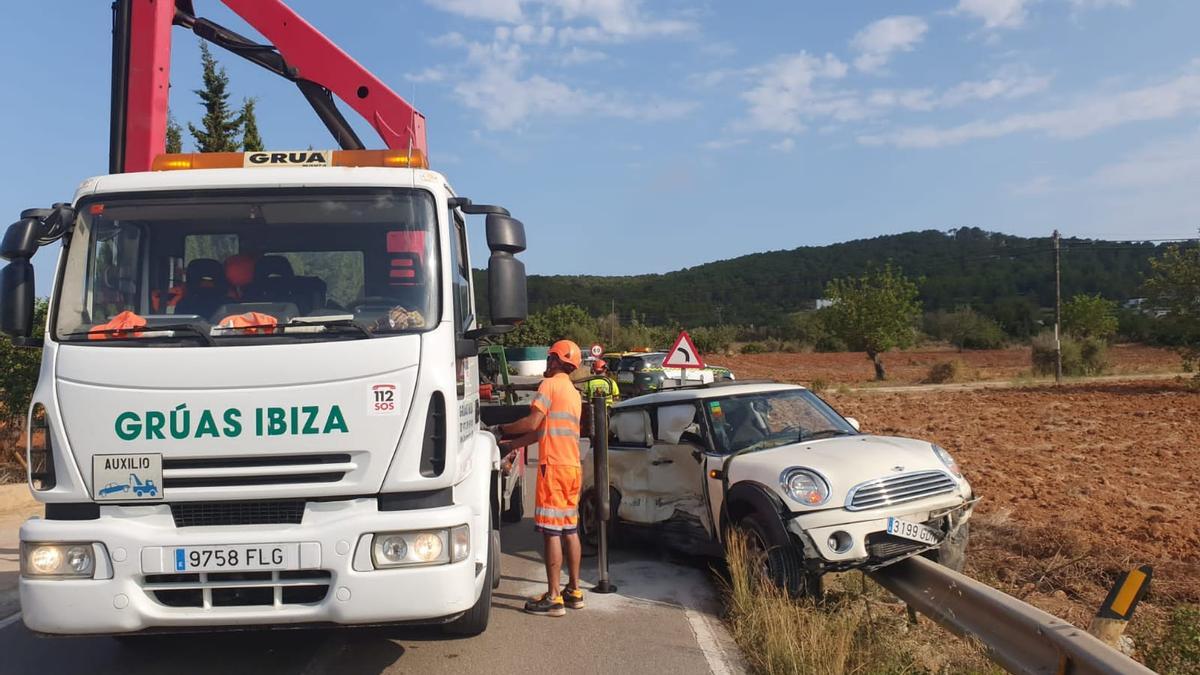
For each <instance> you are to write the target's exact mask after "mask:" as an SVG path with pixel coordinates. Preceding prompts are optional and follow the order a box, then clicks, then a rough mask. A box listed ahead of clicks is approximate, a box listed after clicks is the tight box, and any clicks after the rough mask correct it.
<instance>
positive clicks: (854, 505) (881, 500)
mask: <svg viewBox="0 0 1200 675" xmlns="http://www.w3.org/2000/svg"><path fill="white" fill-rule="evenodd" d="M957 487H958V484H957V483H955V482H954V479H953V478H951V477H950V474H948V473H946V472H945V471H914V472H913V473H904V474H900V475H897V476H888V477H887V478H877V479H875V480H870V481H867V482H865V483H862V484H861V485H857V486H855V487H854V488H853V489H851V490H850V497H849V498H848V499H847V500H846V508H847V509H849V510H851V511H862V510H864V509H874V508H878V507H880V506H891V505H893V504H903V503H904V502H911V501H915V500H917V499H924V498H926V497H932V496H933V495H940V494H945V493H947V492H954V490H955V489H957Z"/></svg>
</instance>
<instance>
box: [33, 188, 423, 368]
mask: <svg viewBox="0 0 1200 675" xmlns="http://www.w3.org/2000/svg"><path fill="white" fill-rule="evenodd" d="M79 211H80V217H79V219H78V220H77V222H76V225H75V230H74V232H73V233H72V235H71V241H70V244H69V249H68V252H67V254H66V255H67V259H66V264H65V268H64V270H63V276H62V282H61V283H60V284H59V285H58V289H57V295H56V298H55V300H56V316H57V318H56V321H55V337H56V339H59V340H61V341H64V342H76V341H78V342H81V343H84V344H95V345H101V344H103V345H112V346H133V345H137V346H158V345H162V346H205V345H212V344H220V345H226V344H228V345H237V344H262V343H264V342H280V341H286V342H291V341H295V340H342V339H363V338H368V337H377V336H379V337H381V336H385V335H392V334H403V333H412V332H419V331H423V330H427V329H430V328H433V327H434V325H435V324H436V323H437V320H438V311H439V303H438V298H439V283H438V280H439V278H440V277H439V272H438V245H437V219H436V215H435V210H434V204H433V199H432V196H431V195H430V194H429V193H428V192H425V191H422V190H413V189H344V190H334V189H329V190H321V191H316V190H313V189H306V190H303V191H299V190H284V189H273V190H255V191H246V190H238V191H226V192H220V193H206V194H201V193H197V192H189V193H186V194H184V195H179V194H171V195H164V194H162V193H158V194H154V193H147V194H140V195H120V196H113V197H111V198H100V199H98V200H90V201H85V202H83V203H82V204H81V205H80V207H79Z"/></svg>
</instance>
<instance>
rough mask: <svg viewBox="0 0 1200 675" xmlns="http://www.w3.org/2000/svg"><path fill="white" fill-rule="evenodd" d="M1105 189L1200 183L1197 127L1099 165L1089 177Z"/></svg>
mask: <svg viewBox="0 0 1200 675" xmlns="http://www.w3.org/2000/svg"><path fill="white" fill-rule="evenodd" d="M1088 182H1089V183H1091V184H1093V185H1096V186H1098V187H1101V188H1106V189H1112V188H1115V189H1134V190H1140V189H1143V188H1148V187H1159V186H1164V185H1188V186H1191V187H1193V188H1194V187H1195V186H1196V185H1197V184H1200V131H1197V132H1193V133H1191V134H1189V135H1187V136H1183V137H1180V138H1172V139H1169V140H1167V141H1160V142H1158V143H1153V144H1151V145H1148V146H1146V147H1144V148H1142V149H1140V150H1138V151H1136V152H1134V153H1132V154H1130V155H1128V156H1126V157H1125V158H1124V159H1122V160H1120V161H1118V162H1114V163H1112V164H1109V165H1107V166H1103V167H1101V168H1100V169H1099V170H1097V171H1096V173H1095V174H1093V175H1092V177H1091V178H1090V179H1089V181H1088Z"/></svg>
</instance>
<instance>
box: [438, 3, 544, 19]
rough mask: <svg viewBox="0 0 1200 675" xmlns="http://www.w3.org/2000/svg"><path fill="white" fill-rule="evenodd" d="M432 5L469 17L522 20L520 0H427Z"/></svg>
mask: <svg viewBox="0 0 1200 675" xmlns="http://www.w3.org/2000/svg"><path fill="white" fill-rule="evenodd" d="M425 2H427V3H428V4H430V5H433V6H434V7H436V8H438V9H440V10H443V11H446V12H452V13H454V14H458V15H459V16H465V17H467V18H469V19H483V20H487V21H507V22H517V21H520V20H521V2H520V0H425Z"/></svg>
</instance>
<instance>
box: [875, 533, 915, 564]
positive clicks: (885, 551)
mask: <svg viewBox="0 0 1200 675" xmlns="http://www.w3.org/2000/svg"><path fill="white" fill-rule="evenodd" d="M926 548H929V545H928V544H922V543H921V542H919V541H911V540H909V539H902V538H900V537H895V536H892V535H890V534H888V533H887V532H876V533H874V534H869V535H867V554H868V555H870V556H871V558H873V559H876V560H887V559H890V558H896V557H899V556H904V555H908V554H910V553H914V552H916V551H920V550H922V549H926Z"/></svg>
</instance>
